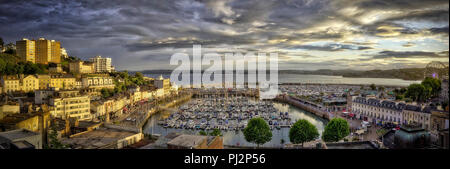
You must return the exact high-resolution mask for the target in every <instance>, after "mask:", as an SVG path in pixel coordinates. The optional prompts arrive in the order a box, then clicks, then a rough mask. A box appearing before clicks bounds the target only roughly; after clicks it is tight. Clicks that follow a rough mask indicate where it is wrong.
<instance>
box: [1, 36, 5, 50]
mask: <svg viewBox="0 0 450 169" xmlns="http://www.w3.org/2000/svg"><path fill="white" fill-rule="evenodd" d="M3 45H5V42H3V39H2V37H0V47H3ZM0 50H1V48H0Z"/></svg>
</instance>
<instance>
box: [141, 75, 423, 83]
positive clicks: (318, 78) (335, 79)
mask: <svg viewBox="0 0 450 169" xmlns="http://www.w3.org/2000/svg"><path fill="white" fill-rule="evenodd" d="M160 75H161V74H145V76H147V77H152V78H157V77H159V76H160ZM162 76H163V77H164V78H170V74H162ZM225 81H232V79H227V80H225ZM278 83H308V84H356V85H370V84H375V85H387V86H408V85H410V84H413V83H420V81H413V80H402V79H388V78H352V77H342V76H325V75H303V74H286V73H283V74H278Z"/></svg>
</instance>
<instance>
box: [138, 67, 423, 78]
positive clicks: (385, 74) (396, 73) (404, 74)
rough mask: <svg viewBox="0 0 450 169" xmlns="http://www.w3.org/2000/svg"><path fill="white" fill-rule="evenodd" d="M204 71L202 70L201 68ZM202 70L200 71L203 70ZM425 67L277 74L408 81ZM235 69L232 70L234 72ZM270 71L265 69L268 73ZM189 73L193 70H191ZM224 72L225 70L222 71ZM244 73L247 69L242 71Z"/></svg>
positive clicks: (170, 71)
mask: <svg viewBox="0 0 450 169" xmlns="http://www.w3.org/2000/svg"><path fill="white" fill-rule="evenodd" d="M172 71H173V70H143V71H129V72H130V73H135V72H141V73H143V74H170V73H172ZM203 71H204V70H203ZM203 71H202V72H203ZM424 71H425V68H407V69H390V70H368V71H361V70H329V69H321V70H313V71H310V70H279V71H278V73H279V74H301V75H320V76H341V77H346V78H387V79H401V80H410V81H420V80H423V74H424ZM235 72H236V71H233V73H235ZM269 72H270V71H267V73H269ZM191 73H193V71H192V70H191ZM222 73H223V74H225V72H224V71H223V72H222ZM244 73H245V74H247V73H248V71H244Z"/></svg>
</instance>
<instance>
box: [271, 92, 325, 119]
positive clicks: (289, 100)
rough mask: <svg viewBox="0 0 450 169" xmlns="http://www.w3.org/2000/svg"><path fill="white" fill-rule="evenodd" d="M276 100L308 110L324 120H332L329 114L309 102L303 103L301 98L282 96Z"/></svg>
mask: <svg viewBox="0 0 450 169" xmlns="http://www.w3.org/2000/svg"><path fill="white" fill-rule="evenodd" d="M275 100H276V101H279V102H283V103H287V104H290V105H292V106H295V107H297V108H300V109H303V110H306V111H308V112H311V113H313V114H315V115H316V116H319V117H322V118H324V119H327V120H331V117H330V114H329V113H328V112H326V111H324V110H321V109H319V108H317V107H313V106H312V105H309V104H308V102H307V101H303V100H301V99H299V98H293V97H291V96H288V95H280V96H278V97H276V98H275Z"/></svg>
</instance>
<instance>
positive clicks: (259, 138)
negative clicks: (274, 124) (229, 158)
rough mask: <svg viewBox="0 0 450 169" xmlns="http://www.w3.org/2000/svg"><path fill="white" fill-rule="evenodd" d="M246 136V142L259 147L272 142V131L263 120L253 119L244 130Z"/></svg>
mask: <svg viewBox="0 0 450 169" xmlns="http://www.w3.org/2000/svg"><path fill="white" fill-rule="evenodd" d="M244 136H245V140H247V141H248V142H251V143H255V144H256V145H257V146H258V147H259V145H261V144H264V143H266V142H269V141H270V140H272V131H270V127H269V125H268V124H267V123H266V121H264V120H263V119H262V118H252V119H250V120H249V122H248V125H247V127H246V128H245V129H244Z"/></svg>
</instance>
